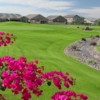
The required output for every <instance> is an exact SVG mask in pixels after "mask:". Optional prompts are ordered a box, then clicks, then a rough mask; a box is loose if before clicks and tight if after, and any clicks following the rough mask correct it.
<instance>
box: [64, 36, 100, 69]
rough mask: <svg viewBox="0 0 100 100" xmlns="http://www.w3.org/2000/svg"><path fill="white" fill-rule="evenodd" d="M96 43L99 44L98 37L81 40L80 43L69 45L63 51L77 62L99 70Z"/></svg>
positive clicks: (99, 62) (98, 54) (99, 54)
mask: <svg viewBox="0 0 100 100" xmlns="http://www.w3.org/2000/svg"><path fill="white" fill-rule="evenodd" d="M98 43H100V38H99V36H98V35H97V36H91V37H90V38H82V39H81V40H80V41H77V42H75V43H73V44H71V45H69V46H68V47H67V48H66V49H65V53H66V54H67V55H68V56H70V57H72V58H75V59H77V60H78V61H81V62H83V63H85V64H87V65H89V66H91V67H93V68H95V69H97V70H100V53H99V52H97V50H96V46H97V45H98Z"/></svg>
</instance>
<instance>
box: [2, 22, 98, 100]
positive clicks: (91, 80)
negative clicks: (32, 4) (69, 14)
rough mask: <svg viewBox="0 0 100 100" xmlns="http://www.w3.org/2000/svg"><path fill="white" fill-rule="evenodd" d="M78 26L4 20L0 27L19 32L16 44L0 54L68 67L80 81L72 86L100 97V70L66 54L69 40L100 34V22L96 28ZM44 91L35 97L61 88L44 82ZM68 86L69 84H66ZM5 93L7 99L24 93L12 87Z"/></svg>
mask: <svg viewBox="0 0 100 100" xmlns="http://www.w3.org/2000/svg"><path fill="white" fill-rule="evenodd" d="M82 27H83V26H80V28H79V29H78V28H77V26H74V25H73V26H72V25H44V24H29V23H19V22H3V23H0V31H5V32H10V33H13V34H15V35H16V36H17V40H16V41H15V43H14V44H13V45H12V46H7V47H1V48H0V52H1V53H0V56H1V57H3V56H5V55H9V56H12V57H15V58H16V59H17V58H19V57H20V56H25V57H26V58H27V59H28V60H29V61H31V60H34V59H38V60H39V65H43V66H45V71H52V70H57V71H63V72H66V71H68V72H69V73H70V76H72V77H74V78H76V85H75V86H72V87H70V88H69V89H71V90H72V89H73V90H75V91H76V92H77V93H84V94H86V95H87V96H88V97H89V100H100V72H99V71H97V70H95V69H93V68H91V67H89V66H87V65H85V64H83V63H81V62H79V61H76V60H74V59H72V58H70V57H68V56H67V55H66V54H64V48H65V47H66V46H68V45H69V44H71V43H73V42H75V41H77V40H80V39H81V38H87V37H90V36H91V35H100V32H98V30H100V27H99V26H91V27H92V28H93V31H84V30H82ZM42 88H43V90H44V92H43V95H42V96H41V97H39V98H37V97H35V96H34V95H33V98H32V100H50V96H51V95H53V93H54V92H55V91H57V89H56V88H55V87H54V86H50V87H49V86H47V84H44V85H43V86H42ZM63 89H65V88H63ZM0 93H3V94H4V96H5V97H6V98H7V100H14V98H16V100H21V99H20V95H19V96H14V95H13V94H12V93H11V92H10V91H9V90H7V91H5V92H1V91H0Z"/></svg>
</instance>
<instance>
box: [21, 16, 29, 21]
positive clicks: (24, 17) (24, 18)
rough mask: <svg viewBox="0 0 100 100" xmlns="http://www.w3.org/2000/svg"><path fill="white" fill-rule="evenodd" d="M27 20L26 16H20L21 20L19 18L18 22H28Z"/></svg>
mask: <svg viewBox="0 0 100 100" xmlns="http://www.w3.org/2000/svg"><path fill="white" fill-rule="evenodd" d="M28 20H29V19H28V18H27V17H26V16H22V17H21V18H20V22H28Z"/></svg>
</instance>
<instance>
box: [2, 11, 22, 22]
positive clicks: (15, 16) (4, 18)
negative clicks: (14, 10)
mask: <svg viewBox="0 0 100 100" xmlns="http://www.w3.org/2000/svg"><path fill="white" fill-rule="evenodd" d="M20 17H21V15H20V14H8V13H0V22H4V21H20Z"/></svg>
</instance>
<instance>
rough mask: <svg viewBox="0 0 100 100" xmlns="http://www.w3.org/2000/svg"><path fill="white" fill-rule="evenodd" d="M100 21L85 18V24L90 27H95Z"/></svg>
mask: <svg viewBox="0 0 100 100" xmlns="http://www.w3.org/2000/svg"><path fill="white" fill-rule="evenodd" d="M97 20H98V19H96V18H85V19H84V23H85V24H90V25H95V24H96V22H97Z"/></svg>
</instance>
